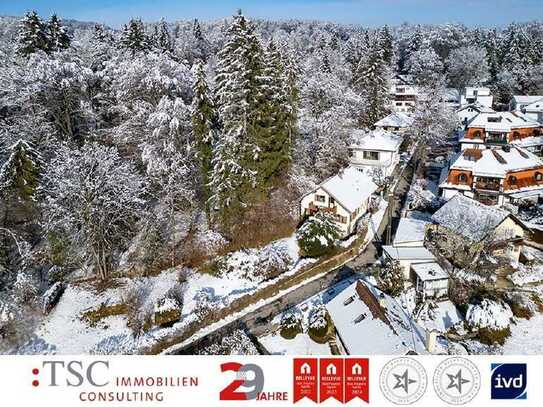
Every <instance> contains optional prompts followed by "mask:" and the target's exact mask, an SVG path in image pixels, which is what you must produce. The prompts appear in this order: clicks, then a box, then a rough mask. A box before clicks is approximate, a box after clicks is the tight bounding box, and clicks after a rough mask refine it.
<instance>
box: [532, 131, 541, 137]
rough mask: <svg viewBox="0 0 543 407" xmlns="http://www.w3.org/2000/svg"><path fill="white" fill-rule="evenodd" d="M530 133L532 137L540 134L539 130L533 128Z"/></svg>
mask: <svg viewBox="0 0 543 407" xmlns="http://www.w3.org/2000/svg"><path fill="white" fill-rule="evenodd" d="M532 134H533V135H534V137H537V136H540V135H541V130H539V129H534V131H533V132H532Z"/></svg>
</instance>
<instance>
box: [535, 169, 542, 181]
mask: <svg viewBox="0 0 543 407" xmlns="http://www.w3.org/2000/svg"><path fill="white" fill-rule="evenodd" d="M535 180H536V181H543V174H541V173H540V172H539V171H538V172H536V173H535Z"/></svg>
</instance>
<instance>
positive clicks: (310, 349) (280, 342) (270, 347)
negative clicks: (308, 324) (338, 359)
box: [259, 332, 331, 355]
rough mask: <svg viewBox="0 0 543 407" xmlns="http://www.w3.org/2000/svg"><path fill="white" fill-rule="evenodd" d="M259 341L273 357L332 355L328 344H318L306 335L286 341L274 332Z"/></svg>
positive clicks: (299, 335)
mask: <svg viewBox="0 0 543 407" xmlns="http://www.w3.org/2000/svg"><path fill="white" fill-rule="evenodd" d="M259 341H260V343H261V344H262V346H264V348H266V350H267V351H268V352H270V353H271V354H272V355H331V352H330V346H329V345H328V343H324V344H320V343H317V342H315V341H313V340H312V339H311V338H310V337H309V335H308V334H305V333H300V334H298V335H296V337H295V338H294V339H285V338H283V337H282V336H281V335H280V334H279V332H274V333H272V334H269V335H266V336H262V337H260V338H259Z"/></svg>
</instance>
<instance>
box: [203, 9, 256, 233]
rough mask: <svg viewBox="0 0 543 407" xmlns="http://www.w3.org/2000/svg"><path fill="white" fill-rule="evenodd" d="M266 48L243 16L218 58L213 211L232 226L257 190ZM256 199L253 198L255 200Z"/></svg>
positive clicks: (230, 29)
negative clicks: (258, 130) (257, 126)
mask: <svg viewBox="0 0 543 407" xmlns="http://www.w3.org/2000/svg"><path fill="white" fill-rule="evenodd" d="M261 72H262V49H261V46H260V43H259V42H258V39H257V38H256V36H255V34H254V28H253V27H252V25H251V24H250V23H249V22H248V21H247V20H246V19H245V17H244V16H243V15H242V14H241V12H240V14H238V15H237V16H234V19H233V22H232V24H231V25H230V26H229V27H228V30H227V41H226V43H225V45H224V47H223V48H222V50H221V51H220V52H219V54H218V64H217V76H216V80H215V82H216V88H215V97H216V101H217V107H218V114H219V118H220V121H221V125H222V128H221V131H220V133H219V137H218V140H217V143H216V145H215V149H214V152H213V160H212V166H213V170H212V172H211V180H210V184H209V185H210V188H211V190H212V195H211V197H210V200H209V204H210V208H211V209H212V210H214V211H215V215H216V216H214V218H215V219H216V220H218V221H219V222H220V223H222V225H223V226H224V227H226V228H228V225H229V224H230V223H231V221H232V220H234V219H235V218H236V217H237V216H239V214H240V212H241V211H242V210H243V209H244V208H245V207H247V205H248V203H249V201H250V199H251V198H249V194H250V193H251V192H254V191H253V189H254V187H255V186H256V184H255V176H256V162H257V160H258V158H259V154H260V150H259V148H258V146H257V144H256V141H255V139H256V137H255V126H254V123H255V120H256V118H257V111H258V103H259V101H260V100H259V96H260V95H259V89H258V81H259V76H260V75H261ZM253 199H254V198H253Z"/></svg>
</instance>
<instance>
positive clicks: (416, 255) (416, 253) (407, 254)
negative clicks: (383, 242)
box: [383, 246, 436, 263]
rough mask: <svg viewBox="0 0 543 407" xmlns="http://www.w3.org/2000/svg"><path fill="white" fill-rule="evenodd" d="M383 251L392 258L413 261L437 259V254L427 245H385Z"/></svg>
mask: <svg viewBox="0 0 543 407" xmlns="http://www.w3.org/2000/svg"><path fill="white" fill-rule="evenodd" d="M383 253H385V255H386V256H388V257H389V258H391V259H392V260H409V261H411V262H414V263H416V262H419V263H424V262H430V261H435V259H436V258H435V256H434V255H433V254H432V253H431V252H430V251H429V250H428V249H427V248H425V247H394V246H383Z"/></svg>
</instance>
